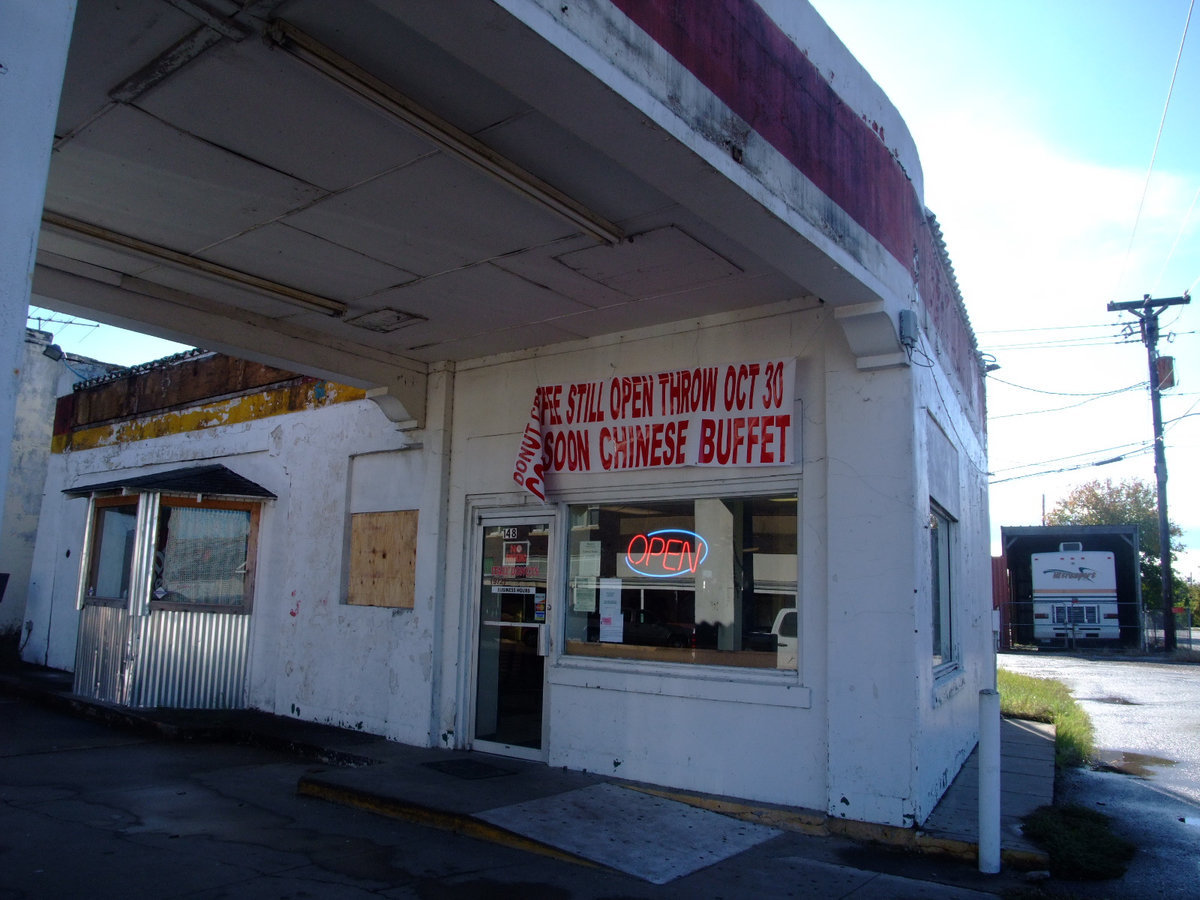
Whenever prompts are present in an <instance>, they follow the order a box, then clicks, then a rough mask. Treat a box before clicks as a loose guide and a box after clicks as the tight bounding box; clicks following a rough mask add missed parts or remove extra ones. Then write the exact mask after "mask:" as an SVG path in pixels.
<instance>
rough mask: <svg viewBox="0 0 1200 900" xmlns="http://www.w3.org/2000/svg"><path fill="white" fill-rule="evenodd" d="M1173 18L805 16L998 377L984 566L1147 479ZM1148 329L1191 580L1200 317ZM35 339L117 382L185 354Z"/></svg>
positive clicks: (1191, 91)
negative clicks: (895, 164) (1044, 516)
mask: <svg viewBox="0 0 1200 900" xmlns="http://www.w3.org/2000/svg"><path fill="white" fill-rule="evenodd" d="M1190 4H1191V0H1141V2H1138V0H1089V2H1076V0H1040V2H1035V0H1006V2H1004V3H995V2H982V0H908V2H905V3H899V2H896V0H816V2H815V3H814V5H815V7H816V8H817V10H818V12H819V13H820V14H821V15H822V16H823V17H824V18H825V20H826V21H827V22H828V23H829V25H830V26H831V27H832V28H833V30H834V32H835V33H837V35H838V36H839V38H840V39H841V40H842V41H843V43H845V44H846V46H847V47H848V48H849V49H850V51H851V52H852V53H853V54H854V55H855V56H856V57H858V59H859V61H860V62H861V63H862V64H863V65H864V66H865V68H866V69H867V71H868V72H870V73H871V75H872V77H873V78H874V79H875V80H876V82H878V83H879V85H880V86H881V87H882V88H883V90H884V91H885V92H886V93H887V94H888V96H889V97H890V98H891V100H892V102H893V103H894V104H895V106H896V107H897V108H898V109H899V111H900V114H901V115H902V116H903V117H904V119H905V121H906V122H907V124H908V127H909V129H910V131H911V132H912V134H913V137H914V139H915V141H916V145H917V149H918V152H919V153H920V155H921V160H922V167H923V170H924V176H925V203H926V205H927V206H928V208H929V209H930V210H931V211H933V213H934V214H935V215H937V217H938V220H939V221H940V223H941V225H942V229H943V232H944V234H945V238H946V244H947V247H948V249H949V252H950V256H951V259H952V261H953V263H954V266H955V270H956V273H957V276H958V280H959V284H960V287H961V288H962V292H963V296H964V299H965V301H966V304H967V310H968V313H969V315H970V317H971V322H972V324H973V326H974V328H975V331H976V333H977V335H978V338H979V344H980V349H981V350H983V351H985V352H990V353H993V354H994V355H995V357H996V360H997V362H998V363H999V364H1000V366H1001V368H1000V370H998V371H997V372H995V373H994V374H993V375H992V376H990V377H989V382H988V404H989V413H990V421H989V435H990V436H989V450H990V463H989V467H990V469H991V471H992V472H993V473H994V480H993V487H992V490H991V492H990V497H991V512H992V523H993V550H994V551H995V552H998V550H999V543H998V538H999V528H1000V526H1001V525H1036V524H1039V523H1040V520H1041V513H1042V507H1043V503H1044V504H1045V506H1046V507H1047V508H1049V507H1051V506H1053V504H1054V502H1055V501H1056V500H1057V499H1059V498H1061V497H1063V496H1064V495H1065V494H1066V493H1067V492H1068V491H1069V490H1070V489H1071V488H1072V487H1073V486H1075V485H1077V484H1080V483H1082V482H1085V481H1088V480H1091V479H1094V478H1112V479H1114V480H1121V479H1123V478H1130V477H1139V478H1142V479H1144V480H1146V481H1148V482H1150V483H1153V481H1154V469H1153V455H1152V452H1150V448H1149V440H1150V437H1151V434H1152V430H1151V422H1150V403H1149V398H1148V392H1147V391H1146V389H1145V382H1146V378H1147V374H1146V353H1145V349H1144V347H1143V346H1142V345H1141V343H1140V342H1139V341H1138V340H1137V338H1136V335H1135V336H1134V337H1132V338H1128V339H1126V340H1127V342H1125V343H1121V340H1122V338H1121V337H1120V330H1121V327H1122V326H1125V325H1133V324H1135V319H1134V318H1133V317H1132V316H1131V315H1130V314H1128V313H1109V312H1108V311H1107V310H1106V305H1107V303H1108V302H1109V301H1114V300H1115V301H1125V300H1136V299H1139V298H1141V297H1142V296H1143V295H1144V294H1147V293H1149V294H1150V295H1151V296H1153V297H1168V296H1171V297H1173V296H1178V295H1180V294H1182V293H1183V292H1184V291H1185V290H1191V291H1192V292H1193V293H1196V292H1197V290H1198V284H1200V203H1197V200H1198V199H1200V11H1197V13H1196V15H1195V18H1194V19H1193V21H1192V22H1191V23H1190V26H1189V32H1188V38H1187V41H1186V42H1185V43H1184V46H1183V54H1182V57H1181V59H1180V62H1179V68H1178V73H1177V74H1176V76H1175V82H1174V87H1173V93H1172V96H1171V101H1170V105H1169V107H1167V115H1166V118H1165V121H1164V120H1163V111H1164V105H1165V104H1166V103H1167V96H1168V89H1169V88H1170V87H1171V82H1172V74H1173V72H1174V70H1175V67H1176V59H1177V56H1178V55H1179V49H1180V44H1181V40H1182V38H1183V35H1184V25H1185V22H1186V21H1187V19H1188V13H1189V8H1190ZM1160 122H1162V123H1163V128H1162V133H1161V137H1159V126H1160ZM1156 140H1157V141H1158V146H1157V151H1156V149H1155V147H1156ZM1152 157H1153V158H1154V167H1153V170H1152V172H1151V174H1150V177H1149V180H1147V173H1148V172H1150V163H1151V159H1152ZM1135 225H1136V227H1135ZM1162 323H1163V331H1164V334H1166V335H1170V336H1171V340H1170V342H1167V341H1166V340H1164V341H1163V342H1162V343H1160V352H1162V353H1163V354H1164V355H1167V354H1170V355H1173V356H1174V357H1175V358H1176V368H1177V371H1178V373H1179V378H1180V386H1179V387H1178V388H1176V389H1174V390H1172V391H1170V392H1168V393H1167V394H1165V395H1164V401H1163V414H1164V419H1165V420H1167V421H1168V422H1169V423H1170V424H1169V425H1168V430H1167V465H1168V471H1169V473H1170V484H1169V490H1168V495H1169V500H1170V511H1171V519H1172V521H1174V522H1176V523H1177V524H1179V525H1180V526H1181V527H1183V529H1184V531H1185V535H1184V542H1185V543H1186V544H1187V545H1188V547H1189V549H1190V552H1189V553H1188V554H1186V555H1185V557H1184V559H1183V560H1182V565H1181V566H1180V571H1181V572H1182V573H1183V574H1191V575H1193V576H1194V577H1196V578H1198V579H1200V468H1198V467H1197V463H1196V462H1195V461H1196V460H1198V459H1200V335H1198V334H1197V333H1196V332H1200V300H1197V301H1195V302H1193V304H1191V305H1190V306H1187V307H1177V308H1176V309H1175V310H1172V311H1168V312H1167V313H1165V314H1164V316H1163V318H1162ZM44 327H45V328H46V329H47V330H50V331H53V332H55V334H56V339H57V340H58V341H59V343H60V344H62V345H63V346H64V347H65V348H67V349H69V350H72V351H74V352H78V353H82V354H85V355H88V356H93V357H96V358H100V359H104V360H106V361H111V362H118V363H123V364H134V363H137V362H144V361H146V360H148V359H155V358H158V357H161V356H165V355H169V354H170V353H174V352H177V351H178V350H179V349H183V348H180V347H178V346H177V345H173V344H169V343H166V342H160V341H156V340H155V339H152V338H147V337H144V336H140V335H131V334H129V333H127V332H117V331H115V330H112V329H103V330H97V329H89V328H84V327H82V326H69V327H63V326H61V325H54V324H47V325H45V326H44ZM1018 329H1025V330H1018ZM1123 389H1127V390H1123ZM1112 392H1115V393H1112ZM1172 420H1174V421H1172ZM1116 456H1124V457H1125V458H1124V459H1122V460H1120V461H1118V462H1114V463H1110V464H1107V465H1104V466H1100V467H1094V466H1091V465H1090V464H1091V463H1094V462H1097V461H1100V460H1105V459H1111V458H1113V457H1116ZM1076 466H1078V467H1080V468H1074V470H1073V471H1068V472H1051V471H1050V470H1053V469H1062V468H1071V467H1076ZM1043 473H1046V474H1043Z"/></svg>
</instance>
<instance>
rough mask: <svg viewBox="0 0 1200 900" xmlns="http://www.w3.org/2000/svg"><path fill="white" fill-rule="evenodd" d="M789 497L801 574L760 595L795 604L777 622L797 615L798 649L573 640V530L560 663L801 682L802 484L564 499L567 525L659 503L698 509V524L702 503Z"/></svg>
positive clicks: (645, 587)
mask: <svg viewBox="0 0 1200 900" xmlns="http://www.w3.org/2000/svg"><path fill="white" fill-rule="evenodd" d="M785 495H786V499H787V501H788V502H790V504H791V511H790V514H789V516H788V517H789V518H790V519H791V520H792V523H793V526H794V528H795V532H794V537H793V539H794V542H795V548H794V554H787V555H794V558H795V563H796V565H795V573H794V576H793V579H791V580H789V581H787V582H786V583H783V582H772V581H767V582H764V583H763V584H762V585H761V587H759V586H756V591H755V593H761V594H782V595H784V596H787V597H790V598H791V603H790V605H787V606H784V607H782V609H781V610H779V611H778V612H777V613H776V615H775V618H778V616H779V613H782V612H787V611H790V612H792V613H793V614H794V621H795V623H796V636H795V637H793V638H791V639H790V641H791V644H792V645H795V646H794V647H791V646H790V645H785V647H783V648H777V649H776V650H775V651H774V652H772V653H768V652H766V651H763V650H752V649H745V644H744V641H745V637H744V636H743V648H742V649H740V650H718V649H715V648H711V649H709V648H695V647H677V646H657V645H643V644H636V643H630V644H625V643H623V642H622V643H616V642H601V641H598V640H597V641H588V640H586V637H585V638H584V639H578V638H568V634H569V629H570V622H569V610H568V607H569V606H570V604H572V603H573V599H572V596H573V587H574V585H573V583H572V574H571V573H572V571H573V569H574V563H573V561H572V560H573V550H574V548H573V545H572V542H571V531H572V529H571V527H570V526H569V525H568V526H567V527H566V528H564V529H563V532H564V534H563V538H562V541H561V544H560V546H561V547H562V552H563V554H564V561H565V564H564V572H563V574H562V576H561V581H562V584H563V587H564V592H563V615H562V616H561V617H560V618H559V625H558V627H557V629H556V633H557V634H558V636H559V642H558V646H559V647H560V651H559V652H558V653H557V654H556V657H557V660H558V662H559V663H560V664H561V663H566V664H568V665H570V666H572V667H576V666H581V665H583V666H587V665H597V664H598V665H602V666H606V667H607V666H617V667H620V668H622V669H623V668H624V667H625V666H629V669H628V671H631V672H632V671H637V670H639V669H641V668H642V667H644V666H647V665H662V666H664V667H665V668H664V671H671V672H675V673H684V672H688V673H692V677H698V678H703V677H705V676H704V674H703V673H704V672H711V671H713V670H714V669H718V668H719V669H723V670H725V671H726V672H730V673H732V672H737V673H742V674H743V675H745V676H749V675H752V674H754V673H762V674H766V673H772V674H773V675H775V674H777V675H779V676H786V677H788V678H789V679H795V678H798V677H799V672H800V669H801V664H800V659H799V657H800V656H801V655H802V654H801V653H800V652H799V643H800V634H801V632H802V631H803V627H802V625H801V614H800V590H801V587H800V586H801V576H800V571H799V566H800V559H801V543H800V535H801V531H802V529H801V524H800V509H801V501H802V493H801V489H800V485H799V484H797V483H795V482H789V483H787V484H785V485H777V486H772V485H770V484H761V483H755V484H747V485H745V486H744V489H742V490H739V489H738V488H737V487H736V486H726V487H725V489H723V490H721V491H720V492H719V493H718V492H715V491H712V490H711V486H710V489H709V490H697V491H696V492H694V493H692V492H689V493H686V494H683V495H680V494H669V495H663V494H661V493H658V492H655V493H653V494H650V493H645V492H640V491H637V490H636V489H633V490H628V491H620V492H607V491H606V492H603V493H602V494H600V495H597V494H593V493H587V494H584V493H580V494H577V495H574V496H568V497H564V498H563V500H562V508H563V521H565V522H569V521H570V518H571V511H572V510H573V509H576V508H586V507H589V506H605V505H614V504H615V505H621V504H629V505H646V506H652V505H653V504H656V503H661V504H668V505H675V504H681V503H688V504H692V505H693V512H692V515H693V522H694V515H695V512H694V509H695V504H696V503H698V502H699V501H704V500H717V501H728V502H736V501H770V500H774V499H779V498H782V497H784V496H785ZM604 551H605V552H613V551H612V550H610V549H609V548H604ZM745 551H746V548H742V549H741V551H740V552H741V553H744V552H745ZM617 552H619V550H617ZM739 559H740V557H739ZM739 577H740V576H739V575H738V574H737V573H736V572H735V573H734V583H733V584H734V588H735V591H736V590H737V585H738V581H739ZM693 584H694V582H689V584H688V585H687V586H681V587H680V588H678V590H692V591H693V592H694V587H692V585H693ZM664 588H666V586H665V585H662V584H659V583H657V582H656V580H655V579H637V578H631V579H628V583H627V584H623V585H622V593H624V592H625V591H626V590H632V591H638V592H640V593H643V594H644V592H646V591H652V590H655V589H664ZM622 611H623V614H624V613H625V612H627V611H626V610H625V609H624V603H622ZM635 612H641V613H645V612H646V609H645V608H644V607H641V608H640V609H639V610H637V611H635ZM773 624H774V623H772V625H771V626H768V627H773ZM695 627H696V625H695V623H694V622H693V623H692V628H693V629H694V628H695ZM581 647H583V648H586V649H585V650H583V652H580V648H581ZM784 649H790V653H791V654H792V655H793V656H795V657H796V660H795V662H794V663H793V664H792V665H789V666H786V667H784V668H779V666H778V660H779V659H780V658H781V657H780V655H779V654H780V651H781V650H784ZM735 654H737V655H739V656H743V655H746V654H753V655H754V664H749V665H748V664H746V662H750V661H751V660H749V659H747V660H745V661H743V662H734V661H733V656H734V655H735Z"/></svg>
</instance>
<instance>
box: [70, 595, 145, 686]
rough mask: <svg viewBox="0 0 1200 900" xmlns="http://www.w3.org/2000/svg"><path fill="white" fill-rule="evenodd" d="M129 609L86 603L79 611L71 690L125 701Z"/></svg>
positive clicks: (129, 636)
mask: <svg viewBox="0 0 1200 900" xmlns="http://www.w3.org/2000/svg"><path fill="white" fill-rule="evenodd" d="M131 637H132V628H131V620H130V617H129V613H128V611H126V610H124V609H121V608H119V607H114V606H95V605H87V604H85V605H84V607H83V609H82V610H81V611H80V613H79V643H78V644H77V645H76V650H75V684H74V686H73V690H74V691H75V693H76V694H79V695H80V696H83V697H90V698H92V699H93V700H103V701H105V702H107V703H121V704H123V703H125V702H126V691H125V687H126V682H125V672H126V666H125V657H126V656H127V655H131V653H132V648H131V647H130V646H129V642H130V639H131Z"/></svg>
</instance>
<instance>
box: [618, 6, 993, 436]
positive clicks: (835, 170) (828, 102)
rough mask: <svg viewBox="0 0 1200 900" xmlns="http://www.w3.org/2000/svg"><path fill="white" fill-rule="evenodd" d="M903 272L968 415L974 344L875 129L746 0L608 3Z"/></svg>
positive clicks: (929, 236)
mask: <svg viewBox="0 0 1200 900" xmlns="http://www.w3.org/2000/svg"><path fill="white" fill-rule="evenodd" d="M611 2H612V4H613V5H614V6H615V7H616V8H618V9H620V10H621V11H622V12H623V13H624V14H625V15H626V16H627V17H628V18H629V19H630V20H631V21H632V22H634V23H635V24H636V25H637V26H638V27H639V28H641V29H642V30H643V31H644V32H646V34H647V35H649V36H650V38H651V39H652V40H654V42H655V43H657V44H658V45H659V46H661V47H662V48H663V49H664V50H666V51H667V52H668V53H669V54H671V56H672V57H673V58H674V59H675V60H676V61H677V62H679V63H680V65H682V66H683V67H684V68H685V69H687V71H689V72H690V73H692V75H694V76H695V77H696V78H697V79H698V80H699V81H700V82H701V83H702V84H703V85H704V86H705V87H707V88H708V89H709V90H710V91H712V92H713V94H715V95H716V96H717V97H718V98H719V99H720V100H721V102H723V103H724V104H725V105H726V106H728V107H729V109H730V110H731V111H732V112H734V113H735V114H736V115H738V116H739V117H741V118H742V119H743V120H745V122H746V123H747V124H748V125H749V126H750V127H751V128H753V129H754V131H755V132H756V133H758V134H759V135H760V136H761V137H762V138H763V139H764V140H766V141H767V142H768V143H769V144H770V145H771V146H772V147H774V148H775V149H776V150H777V151H779V153H780V154H781V155H782V156H783V157H784V158H785V159H787V160H788V161H789V162H790V163H791V164H792V165H794V166H795V167H796V169H797V170H798V171H799V172H801V173H802V174H803V175H804V176H805V177H806V178H808V179H809V180H810V181H811V182H812V183H813V184H814V185H816V187H817V188H818V189H820V190H821V191H822V192H823V193H824V194H825V195H826V196H827V197H829V198H830V200H832V201H833V202H834V203H836V204H837V205H838V207H840V208H841V209H842V210H843V211H844V212H845V213H846V214H847V215H849V216H850V217H851V218H852V219H854V221H855V222H857V223H858V224H859V225H860V226H862V228H863V229H864V230H865V231H867V233H868V234H870V235H872V236H873V237H874V238H875V239H876V240H877V241H879V243H880V244H882V245H883V247H884V248H885V249H886V250H887V251H888V253H890V254H891V255H892V256H893V257H895V259H896V260H897V261H899V263H900V264H901V265H902V266H903V267H904V268H905V270H907V271H908V272H909V274H910V275H911V276H912V277H913V279H914V281H915V282H916V283H917V286H918V289H919V290H920V292H921V297H922V299H923V300H924V302H925V305H926V308H927V309H928V310H929V314H930V316H931V317H932V319H933V321H934V322H935V323H936V325H937V328H938V332H939V337H940V338H941V340H942V341H943V343H944V344H945V345H946V346H947V348H948V349H949V352H950V357H951V360H952V364H953V367H954V368H955V369H956V370H957V372H958V374H959V377H960V379H961V380H962V383H963V384H964V386H966V387H967V389H968V392H969V395H970V396H969V397H968V398H967V401H968V403H969V405H970V406H971V407H972V408H973V409H974V411H975V413H976V415H977V417H978V421H979V422H980V423H982V422H983V384H982V376H981V374H980V372H979V363H978V358H977V356H976V347H975V342H974V339H973V337H972V336H971V332H970V328H969V326H968V325H967V323H966V320H965V316H964V314H963V312H962V309H961V306H960V299H959V295H958V290H957V288H956V287H955V286H954V282H953V277H952V275H951V274H950V272H949V271H948V270H947V268H946V266H945V264H944V257H943V254H942V250H941V245H940V238H939V237H938V236H937V235H935V234H934V231H933V228H932V226H931V225H930V223H929V221H928V220H927V219H926V216H925V210H924V206H923V204H922V202H921V200H920V198H919V197H917V193H916V191H915V190H914V188H913V185H912V182H911V181H910V180H909V178H908V176H907V175H906V174H905V173H904V170H903V169H902V168H901V166H900V163H899V162H898V161H897V160H896V159H895V157H893V156H892V154H891V152H890V151H889V150H888V149H887V147H886V145H885V144H884V143H883V141H882V139H881V137H880V135H878V134H876V132H875V130H874V129H873V128H872V127H871V126H870V125H869V124H868V123H867V122H866V121H865V120H864V119H863V118H862V117H861V116H860V115H858V114H857V113H855V111H854V110H852V109H850V108H849V107H848V106H847V105H846V104H845V103H844V102H843V101H842V99H841V97H839V96H838V95H837V93H836V92H835V91H834V90H833V88H832V87H830V85H829V83H828V82H827V81H826V80H825V78H824V77H823V76H822V75H821V73H820V71H818V69H817V67H816V66H814V65H813V64H812V62H811V61H810V60H809V59H808V57H807V56H805V55H804V53H803V52H802V51H801V50H800V48H799V47H797V46H796V45H795V44H794V43H793V42H792V41H791V39H790V38H788V37H787V35H785V34H784V33H783V31H781V30H780V28H779V26H778V25H776V24H775V22H774V21H772V19H771V18H770V17H769V16H768V15H767V14H766V13H765V12H763V10H762V9H761V7H759V6H758V4H757V3H754V2H751V0H611Z"/></svg>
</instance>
